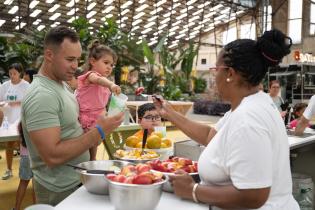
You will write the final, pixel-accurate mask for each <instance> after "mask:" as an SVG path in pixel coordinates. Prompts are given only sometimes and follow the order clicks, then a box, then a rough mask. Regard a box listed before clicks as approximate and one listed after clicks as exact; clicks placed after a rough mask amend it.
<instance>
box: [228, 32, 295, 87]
mask: <svg viewBox="0 0 315 210" xmlns="http://www.w3.org/2000/svg"><path fill="white" fill-rule="evenodd" d="M291 45H292V40H291V38H290V37H288V36H286V35H284V34H283V33H282V32H281V31H279V30H277V29H274V30H271V31H265V32H264V34H263V35H262V36H261V37H259V38H258V40H257V41H254V40H251V39H238V40H235V41H233V42H230V43H229V44H227V45H226V46H225V47H224V51H223V61H224V64H225V65H227V66H228V67H232V68H233V69H234V70H235V71H236V72H238V73H239V74H240V75H241V76H242V77H243V78H244V81H245V82H247V83H248V84H250V85H252V86H257V85H258V84H259V83H260V82H261V81H262V79H263V78H264V76H265V74H266V72H267V71H268V67H271V66H276V65H278V64H279V63H280V62H281V60H282V58H283V57H284V56H286V55H288V54H289V53H290V47H291Z"/></svg>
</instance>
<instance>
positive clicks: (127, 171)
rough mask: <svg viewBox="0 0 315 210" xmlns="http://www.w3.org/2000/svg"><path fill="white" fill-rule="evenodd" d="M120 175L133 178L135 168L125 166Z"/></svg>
mask: <svg viewBox="0 0 315 210" xmlns="http://www.w3.org/2000/svg"><path fill="white" fill-rule="evenodd" d="M120 174H121V175H125V176H133V175H134V174H136V167H135V166H134V165H127V166H125V167H123V168H122V170H121V172H120Z"/></svg>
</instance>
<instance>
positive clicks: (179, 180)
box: [169, 171, 195, 200]
mask: <svg viewBox="0 0 315 210" xmlns="http://www.w3.org/2000/svg"><path fill="white" fill-rule="evenodd" d="M169 181H170V182H171V185H172V186H173V189H174V193H175V194H176V195H177V196H179V197H181V198H185V199H190V200H192V190H193V187H194V184H195V181H194V180H193V178H192V177H191V176H190V175H189V174H188V173H186V172H184V171H180V172H177V173H176V174H175V175H169Z"/></svg>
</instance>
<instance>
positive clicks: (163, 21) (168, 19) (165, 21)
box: [160, 17, 171, 24]
mask: <svg viewBox="0 0 315 210" xmlns="http://www.w3.org/2000/svg"><path fill="white" fill-rule="evenodd" d="M170 20H171V18H169V17H168V18H165V19H164V20H162V21H161V22H160V23H161V24H164V23H167V22H169V21H170Z"/></svg>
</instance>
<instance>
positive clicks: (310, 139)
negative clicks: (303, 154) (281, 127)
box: [288, 128, 315, 150]
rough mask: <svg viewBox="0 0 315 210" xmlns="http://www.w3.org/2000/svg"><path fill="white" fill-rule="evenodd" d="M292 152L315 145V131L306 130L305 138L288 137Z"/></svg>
mask: <svg viewBox="0 0 315 210" xmlns="http://www.w3.org/2000/svg"><path fill="white" fill-rule="evenodd" d="M288 139H289V145H290V150H294V149H297V148H301V147H304V146H307V145H310V144H313V143H315V130H313V129H310V128H306V129H305V131H304V135H303V136H291V135H289V136H288Z"/></svg>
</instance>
